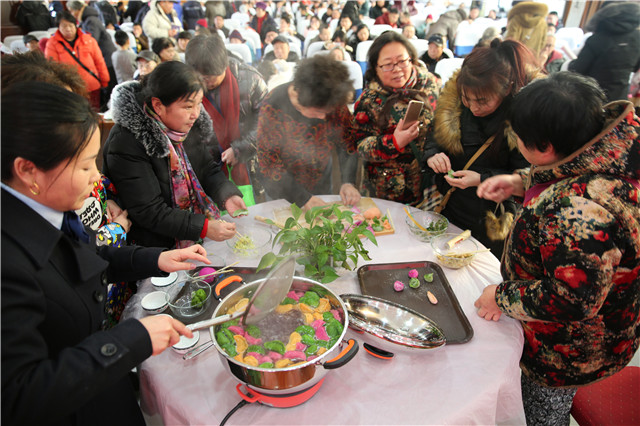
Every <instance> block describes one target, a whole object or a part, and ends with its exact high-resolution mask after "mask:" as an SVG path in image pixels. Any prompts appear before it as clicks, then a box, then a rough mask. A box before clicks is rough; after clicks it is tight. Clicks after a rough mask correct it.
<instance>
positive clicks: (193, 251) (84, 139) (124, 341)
mask: <svg viewBox="0 0 640 426" xmlns="http://www.w3.org/2000/svg"><path fill="white" fill-rule="evenodd" d="M2 123H3V126H2V297H1V300H2V311H1V312H2V321H1V323H2V423H3V424H11V425H18V424H24V425H35V424H56V425H58V424H63V425H124V424H127V425H131V424H139V425H144V419H143V417H142V414H141V412H140V409H139V407H138V404H137V402H136V398H135V394H134V390H133V387H132V383H131V381H130V380H129V378H128V373H129V371H131V369H132V368H134V367H135V366H137V365H138V364H140V363H141V362H142V361H144V360H145V359H146V358H148V357H149V356H150V355H152V354H154V355H156V354H159V353H160V352H162V351H163V350H164V349H166V348H167V347H169V346H171V345H173V344H175V343H177V341H178V340H179V337H180V335H186V336H191V331H189V330H188V329H187V328H186V327H185V326H184V325H183V324H182V323H180V322H179V321H177V320H174V319H173V318H171V317H169V316H150V317H146V318H143V319H141V320H135V319H130V320H126V321H123V322H121V323H119V324H118V325H116V326H115V327H113V328H112V329H110V330H108V331H101V330H102V328H103V325H104V322H105V300H106V295H107V283H109V282H116V281H123V280H125V281H130V280H137V279H142V278H146V277H148V276H151V275H161V274H164V272H171V271H177V270H180V269H188V268H189V267H192V266H193V265H190V264H189V263H185V262H184V261H185V260H187V259H194V260H197V261H204V262H206V261H207V260H206V257H205V255H206V253H205V251H204V249H203V248H202V247H201V246H197V245H196V246H192V247H190V248H188V249H182V250H173V251H163V250H162V249H160V248H153V249H152V248H142V247H132V246H130V247H123V248H115V247H111V246H101V247H98V248H96V246H95V241H96V240H95V237H94V238H90V237H89V236H88V235H87V234H86V233H85V231H84V229H83V227H82V225H81V223H80V222H79V220H78V218H77V216H75V214H74V213H73V210H74V209H77V208H79V207H81V206H82V204H83V202H84V199H85V198H87V196H88V195H89V193H90V192H91V190H92V188H93V183H94V181H96V180H97V179H100V173H99V171H98V169H97V168H96V163H95V159H96V157H97V155H98V151H99V149H100V132H99V131H98V121H97V117H96V115H95V114H94V113H93V112H92V111H91V108H90V106H89V103H88V102H87V101H86V100H85V99H84V98H82V97H81V96H79V95H76V94H74V93H72V92H70V91H67V90H65V89H62V88H59V87H56V86H52V85H49V84H46V83H40V82H28V83H18V84H16V85H14V86H12V87H10V88H9V89H7V90H5V91H4V92H3V94H2ZM52 146H53V147H55V149H51V147H52ZM61 231H62V232H61Z"/></svg>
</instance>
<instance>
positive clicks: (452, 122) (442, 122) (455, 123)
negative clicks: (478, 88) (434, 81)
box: [433, 71, 518, 155]
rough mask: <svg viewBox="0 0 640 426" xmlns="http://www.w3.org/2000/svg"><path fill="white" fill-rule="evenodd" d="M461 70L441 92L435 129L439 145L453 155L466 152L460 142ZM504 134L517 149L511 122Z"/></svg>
mask: <svg viewBox="0 0 640 426" xmlns="http://www.w3.org/2000/svg"><path fill="white" fill-rule="evenodd" d="M459 72H460V71H456V72H455V74H453V76H452V77H451V78H450V79H449V81H447V83H446V84H445V86H444V89H442V92H441V93H440V97H439V98H438V106H437V108H436V115H435V124H434V130H433V131H434V136H435V139H436V142H437V143H438V146H439V147H440V148H442V149H443V150H444V151H446V152H449V153H451V154H452V155H461V154H463V153H464V149H463V148H462V143H460V138H461V130H460V117H461V115H462V108H463V105H462V100H461V98H460V95H459V93H458V87H457V86H456V82H457V81H458V73H459ZM504 134H505V136H506V138H507V142H508V144H509V149H517V148H518V143H517V139H516V135H515V133H514V132H513V130H512V129H511V126H510V125H509V124H507V126H506V127H505V130H504Z"/></svg>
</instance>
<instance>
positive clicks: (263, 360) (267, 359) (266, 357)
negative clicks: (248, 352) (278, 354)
mask: <svg viewBox="0 0 640 426" xmlns="http://www.w3.org/2000/svg"><path fill="white" fill-rule="evenodd" d="M265 362H270V363H272V364H273V360H272V359H271V358H270V357H268V356H266V355H262V356H261V357H260V358H258V363H259V364H264V363H265Z"/></svg>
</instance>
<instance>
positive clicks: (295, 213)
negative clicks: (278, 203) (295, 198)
mask: <svg viewBox="0 0 640 426" xmlns="http://www.w3.org/2000/svg"><path fill="white" fill-rule="evenodd" d="M291 213H292V214H293V218H294V219H295V220H296V221H297V220H298V219H299V218H300V216H301V215H302V210H301V209H300V207H298V206H297V205H296V203H293V204H291Z"/></svg>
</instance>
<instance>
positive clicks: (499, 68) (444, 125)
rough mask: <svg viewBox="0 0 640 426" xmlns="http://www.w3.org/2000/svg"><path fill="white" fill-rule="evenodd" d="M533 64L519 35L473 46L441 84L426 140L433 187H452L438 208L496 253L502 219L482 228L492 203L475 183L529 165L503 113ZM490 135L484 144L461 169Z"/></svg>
mask: <svg viewBox="0 0 640 426" xmlns="http://www.w3.org/2000/svg"><path fill="white" fill-rule="evenodd" d="M536 64H537V59H536V58H535V57H534V56H533V53H532V52H531V51H530V50H529V49H528V48H527V47H526V46H525V45H524V44H522V43H520V42H519V41H515V40H506V41H501V40H500V39H494V40H492V41H491V45H490V46H487V47H478V48H475V49H474V50H473V51H472V52H471V53H470V54H469V55H468V56H467V57H466V58H465V60H464V62H463V63H462V68H461V69H460V71H459V72H458V73H457V74H454V75H453V76H452V77H451V79H450V80H449V81H448V82H447V84H446V85H445V86H444V89H442V94H441V96H440V99H439V100H438V109H437V111H436V117H435V126H434V133H433V137H434V139H435V140H434V141H431V139H430V142H429V149H428V153H427V154H428V155H429V157H428V160H427V165H428V166H429V167H430V168H431V170H433V171H434V172H435V173H436V176H435V183H436V185H437V187H438V190H439V191H440V192H441V193H442V194H445V193H447V191H449V190H450V189H451V188H456V189H455V191H453V192H452V193H451V196H450V198H449V200H448V202H447V204H446V207H445V208H444V210H442V214H444V215H445V216H446V217H447V219H449V221H450V222H451V223H453V224H455V225H457V226H459V227H460V228H462V229H469V230H471V233H472V234H473V236H474V237H475V238H477V239H478V240H479V241H480V242H481V243H482V244H484V245H485V246H487V247H489V248H491V251H492V253H493V254H494V255H495V256H497V257H498V258H500V256H501V254H502V246H503V242H504V237H505V235H504V234H506V231H508V226H507V225H508V223H507V222H508V220H503V222H502V223H504V224H505V226H504V227H501V228H498V229H496V228H493V227H490V228H489V232H488V231H487V225H486V219H485V213H486V212H488V211H490V212H491V213H493V212H495V211H496V209H497V207H498V206H497V205H496V203H494V202H492V201H489V200H483V199H481V198H478V196H477V195H476V187H477V186H478V185H480V183H481V182H483V181H484V180H485V179H487V178H489V177H491V176H494V175H497V174H505V173H507V174H510V173H512V172H513V171H514V170H516V169H521V168H525V167H528V165H529V164H528V163H527V161H526V160H525V159H524V158H523V157H522V155H521V154H520V151H519V150H518V147H517V143H516V135H515V134H514V133H513V131H512V130H511V127H510V126H509V125H508V123H507V115H508V112H509V110H510V108H511V100H512V98H513V96H514V95H515V94H516V93H517V92H518V91H519V90H520V89H521V88H522V87H524V86H526V85H527V84H528V83H529V82H530V81H531V80H533V78H534V76H535V75H537V73H538V68H537V65H536ZM490 138H493V139H491V141H490V143H489V144H488V147H487V148H485V150H484V151H483V152H482V153H481V154H480V156H478V158H477V159H476V160H475V161H474V162H473V163H472V164H471V165H470V166H469V167H468V168H467V169H466V170H463V169H464V168H465V165H466V164H467V162H468V161H469V160H470V159H471V158H472V157H473V156H474V154H475V153H476V152H478V150H479V149H480V147H481V146H483V145H484V144H485V143H486V142H487V141H489V139H490ZM449 171H451V172H452V176H453V177H451V175H448V172H449ZM503 205H504V207H505V211H506V212H509V211H511V212H515V207H516V206H515V204H514V203H513V201H509V200H507V201H505V202H504V203H503ZM497 214H499V213H497ZM503 216H504V215H503ZM504 217H505V218H506V217H507V216H504ZM494 229H495V230H496V231H498V232H493V230H494ZM500 231H502V232H500Z"/></svg>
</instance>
